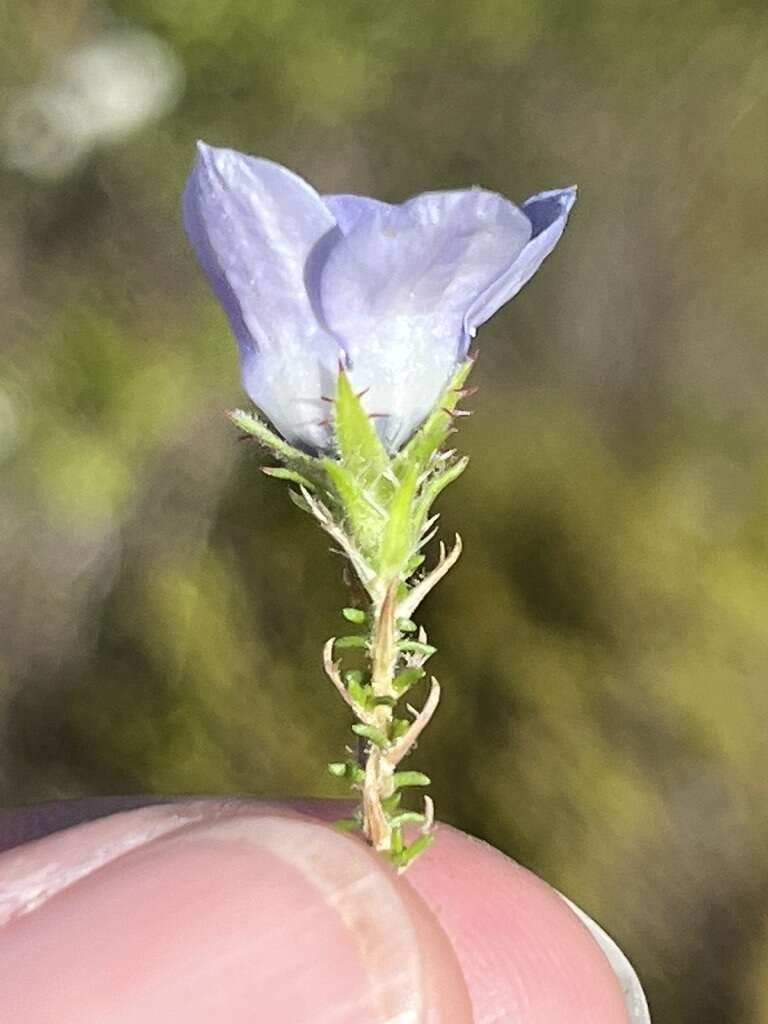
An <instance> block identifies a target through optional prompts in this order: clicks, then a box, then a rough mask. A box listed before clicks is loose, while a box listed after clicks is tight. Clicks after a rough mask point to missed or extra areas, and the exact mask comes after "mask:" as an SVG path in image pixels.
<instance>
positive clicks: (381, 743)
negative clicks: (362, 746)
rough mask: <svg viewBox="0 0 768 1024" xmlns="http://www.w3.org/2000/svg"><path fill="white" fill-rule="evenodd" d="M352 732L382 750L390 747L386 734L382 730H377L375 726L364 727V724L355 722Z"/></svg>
mask: <svg viewBox="0 0 768 1024" xmlns="http://www.w3.org/2000/svg"><path fill="white" fill-rule="evenodd" d="M352 732H353V733H355V735H356V736H363V737H364V738H365V739H367V740H369V741H370V742H371V743H373V744H374V746H377V747H380V748H381V749H382V750H383V749H384V748H385V747H388V746H389V740H388V739H387V737H386V735H385V733H383V732H382V730H381V729H377V728H376V726H375V725H364V724H363V723H362V722H355V724H354V725H353V726H352Z"/></svg>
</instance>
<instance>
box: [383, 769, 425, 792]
mask: <svg viewBox="0 0 768 1024" xmlns="http://www.w3.org/2000/svg"><path fill="white" fill-rule="evenodd" d="M392 783H393V785H394V786H395V788H396V789H401V788H402V787H403V786H429V785H431V779H430V777H429V776H428V775H425V774H424V772H395V774H394V775H393V776H392Z"/></svg>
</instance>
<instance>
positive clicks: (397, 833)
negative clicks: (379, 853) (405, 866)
mask: <svg viewBox="0 0 768 1024" xmlns="http://www.w3.org/2000/svg"><path fill="white" fill-rule="evenodd" d="M390 842H391V844H392V845H391V847H390V850H391V853H392V859H393V860H394V862H395V863H396V864H399V863H400V857H401V855H402V852H403V833H402V830H401V829H399V828H396V829H393V830H392V838H391V839H390Z"/></svg>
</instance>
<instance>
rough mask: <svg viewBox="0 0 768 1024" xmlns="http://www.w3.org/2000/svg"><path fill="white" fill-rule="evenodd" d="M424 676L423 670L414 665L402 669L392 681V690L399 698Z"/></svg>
mask: <svg viewBox="0 0 768 1024" xmlns="http://www.w3.org/2000/svg"><path fill="white" fill-rule="evenodd" d="M426 674H427V673H426V672H425V671H424V669H423V668H419V667H417V666H416V665H413V666H411V667H410V668H404V669H402V671H400V672H398V673H397V675H396V676H395V678H394V679H393V680H392V688H393V689H394V691H395V693H397V694H398V696H400V695H402V694H403V693H406V692H407V691H408V690H410V688H411V687H412V686H415V685H416V683H418V682H419V680H420V679H423V678H424V676H425V675H426Z"/></svg>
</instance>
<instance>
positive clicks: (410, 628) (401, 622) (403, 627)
mask: <svg viewBox="0 0 768 1024" xmlns="http://www.w3.org/2000/svg"><path fill="white" fill-rule="evenodd" d="M397 628H398V629H399V630H400V632H401V633H415V632H416V630H417V629H418V628H419V627H418V626H417V625H416V623H415V622H411V620H410V619H398V620H397Z"/></svg>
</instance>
